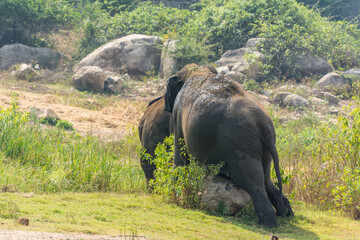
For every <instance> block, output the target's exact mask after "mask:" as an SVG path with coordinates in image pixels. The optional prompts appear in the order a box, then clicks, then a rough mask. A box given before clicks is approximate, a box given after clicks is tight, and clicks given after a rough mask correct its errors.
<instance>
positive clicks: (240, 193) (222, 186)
mask: <svg viewBox="0 0 360 240" xmlns="http://www.w3.org/2000/svg"><path fill="white" fill-rule="evenodd" d="M250 199H251V197H250V195H249V194H248V193H247V192H246V191H244V190H243V189H241V188H239V187H237V186H236V185H235V184H234V183H233V182H232V181H231V180H230V179H228V178H225V177H222V176H216V177H213V176H211V177H208V178H207V179H206V181H205V183H204V186H203V192H202V194H201V201H200V205H201V207H202V208H203V209H207V210H210V211H213V212H216V211H218V210H219V207H226V208H227V210H228V214H230V215H234V214H236V213H237V212H239V211H240V210H241V208H242V207H244V206H245V205H246V204H247V203H248V202H249V201H250Z"/></svg>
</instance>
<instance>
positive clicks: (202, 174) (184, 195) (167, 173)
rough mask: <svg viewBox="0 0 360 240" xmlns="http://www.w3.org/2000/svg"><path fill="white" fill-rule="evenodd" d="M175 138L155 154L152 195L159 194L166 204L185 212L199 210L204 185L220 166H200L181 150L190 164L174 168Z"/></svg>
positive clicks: (151, 182)
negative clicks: (168, 203) (179, 207)
mask: <svg viewBox="0 0 360 240" xmlns="http://www.w3.org/2000/svg"><path fill="white" fill-rule="evenodd" d="M173 142H174V136H173V135H171V136H170V137H168V138H166V139H165V140H164V142H163V143H161V144H159V145H158V146H157V148H156V150H155V157H154V158H153V159H151V160H150V161H152V162H153V163H154V164H155V165H156V170H155V172H154V179H153V180H150V186H151V187H152V188H153V192H154V193H156V194H159V195H160V196H161V197H162V198H163V199H164V200H165V201H167V202H171V203H175V204H177V205H180V206H182V207H185V208H198V207H199V206H200V194H199V193H200V192H201V191H202V188H203V184H204V181H205V179H206V177H207V176H209V175H216V174H218V173H219V171H220V167H221V165H216V166H213V165H211V166H205V165H202V164H200V163H198V162H197V161H196V160H195V159H194V157H192V156H191V154H189V153H188V152H187V150H186V149H184V148H183V149H182V154H186V155H187V156H188V157H189V158H188V164H187V165H185V166H179V167H176V168H174V167H173V155H174V144H173Z"/></svg>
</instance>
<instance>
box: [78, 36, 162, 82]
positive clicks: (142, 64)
mask: <svg viewBox="0 0 360 240" xmlns="http://www.w3.org/2000/svg"><path fill="white" fill-rule="evenodd" d="M159 44H162V40H161V38H160V37H155V36H145V35H140V34H132V35H129V36H126V37H123V38H119V39H116V40H113V41H111V42H109V43H107V44H105V45H103V46H101V47H99V48H98V49H96V50H95V51H93V52H92V53H90V54H89V55H87V56H86V57H85V58H84V59H82V60H81V61H80V63H79V65H78V66H77V68H76V69H75V70H77V69H80V68H82V67H84V66H98V67H100V68H102V69H103V70H108V71H112V72H116V73H121V74H125V73H128V74H129V75H130V76H131V78H134V79H141V78H142V77H143V76H146V75H147V74H148V73H150V72H154V73H157V72H158V71H159V66H160V56H161V49H159V47H158V46H159Z"/></svg>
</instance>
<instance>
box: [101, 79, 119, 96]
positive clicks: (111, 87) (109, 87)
mask: <svg viewBox="0 0 360 240" xmlns="http://www.w3.org/2000/svg"><path fill="white" fill-rule="evenodd" d="M122 84H123V83H122V81H121V78H120V77H118V76H108V77H107V78H106V80H105V82H104V90H103V91H104V92H108V93H112V94H116V93H119V92H120V90H121V88H122Z"/></svg>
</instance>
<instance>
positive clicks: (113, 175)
mask: <svg viewBox="0 0 360 240" xmlns="http://www.w3.org/2000/svg"><path fill="white" fill-rule="evenodd" d="M56 126H57V127H56V128H49V129H43V128H41V127H40V125H39V124H38V123H37V122H35V123H32V124H30V121H29V117H28V114H23V113H20V112H19V111H18V109H17V104H16V102H14V103H13V105H12V107H10V108H8V109H6V110H1V112H0V151H1V153H2V154H1V155H0V166H1V170H2V174H1V178H0V184H1V185H8V184H10V183H11V184H12V183H13V184H15V185H16V187H17V188H18V189H19V190H21V191H37V192H38V191H40V192H60V191H114V192H141V191H143V189H144V188H145V186H144V179H143V174H142V171H141V168H140V167H139V166H138V165H134V164H133V163H132V162H123V161H122V160H121V159H119V158H120V157H121V156H117V155H115V154H113V153H112V149H111V148H109V147H106V146H105V145H104V144H103V143H101V142H100V141H99V140H97V139H96V138H95V137H91V136H86V137H83V136H80V135H79V134H77V133H76V132H65V131H64V130H63V129H67V128H70V127H71V125H70V124H69V123H67V122H66V121H58V122H57V123H56ZM123 146H124V145H123ZM120 147H121V146H120Z"/></svg>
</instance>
